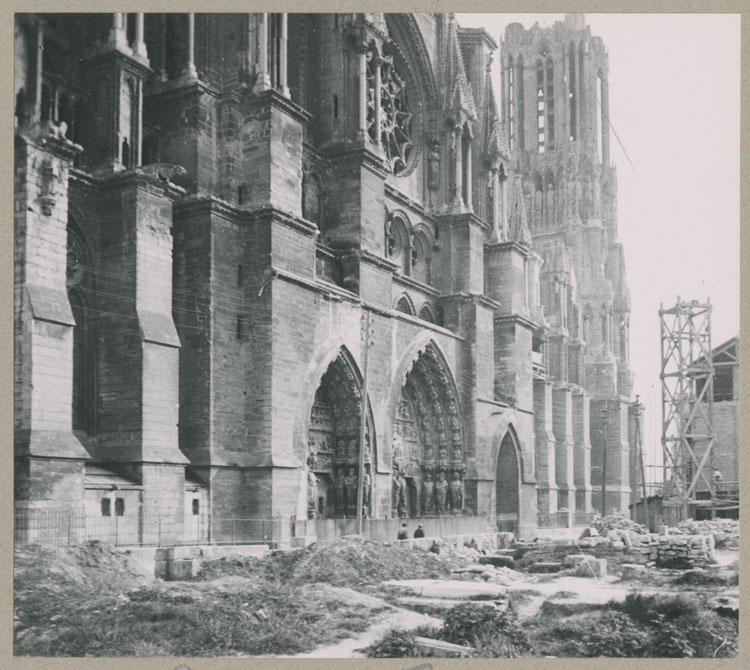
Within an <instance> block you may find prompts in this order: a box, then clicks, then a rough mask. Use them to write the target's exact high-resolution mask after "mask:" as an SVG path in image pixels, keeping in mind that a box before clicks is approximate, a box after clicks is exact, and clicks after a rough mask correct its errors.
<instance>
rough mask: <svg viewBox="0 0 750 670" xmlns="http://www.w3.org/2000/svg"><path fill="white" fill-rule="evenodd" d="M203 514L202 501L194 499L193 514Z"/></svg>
mask: <svg viewBox="0 0 750 670" xmlns="http://www.w3.org/2000/svg"><path fill="white" fill-rule="evenodd" d="M200 513H201V501H200V499H199V498H193V514H194V515H196V516H197V515H198V514H200Z"/></svg>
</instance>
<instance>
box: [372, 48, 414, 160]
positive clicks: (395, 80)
mask: <svg viewBox="0 0 750 670" xmlns="http://www.w3.org/2000/svg"><path fill="white" fill-rule="evenodd" d="M374 58H375V55H374V54H373V53H372V52H370V55H369V57H368V60H367V80H368V86H367V128H368V133H369V135H370V140H371V141H373V142H374V141H375V133H376V130H375V66H374ZM412 119H413V115H412V113H411V111H410V108H409V102H408V98H407V95H406V85H405V81H404V79H403V78H402V77H401V76H400V75H399V73H398V72H397V71H396V68H395V66H394V64H393V58H392V57H390V56H384V57H383V59H382V60H381V63H380V123H381V132H380V143H381V146H382V147H383V152H384V153H385V157H386V161H387V162H388V165H389V167H390V169H391V172H393V174H399V173H401V172H403V171H404V170H405V169H406V168H407V166H408V164H409V159H410V157H411V154H412V149H413V146H414V143H413V142H412V139H411V132H412V131H411V125H412Z"/></svg>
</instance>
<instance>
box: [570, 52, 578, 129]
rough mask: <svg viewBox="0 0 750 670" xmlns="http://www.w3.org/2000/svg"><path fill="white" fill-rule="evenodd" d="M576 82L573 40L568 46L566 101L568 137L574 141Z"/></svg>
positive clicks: (576, 124)
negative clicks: (568, 119) (568, 125)
mask: <svg viewBox="0 0 750 670" xmlns="http://www.w3.org/2000/svg"><path fill="white" fill-rule="evenodd" d="M577 86H578V82H577V78H576V50H575V46H574V45H573V42H571V43H570V46H569V47H568V102H569V105H570V111H569V117H570V130H569V137H568V139H569V140H570V141H571V142H575V140H576V138H577V137H578V119H577V107H578V90H577Z"/></svg>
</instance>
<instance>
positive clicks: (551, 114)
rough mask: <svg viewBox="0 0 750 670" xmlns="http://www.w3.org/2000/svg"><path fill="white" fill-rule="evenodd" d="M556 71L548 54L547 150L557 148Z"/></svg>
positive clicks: (546, 72) (546, 73)
mask: <svg viewBox="0 0 750 670" xmlns="http://www.w3.org/2000/svg"><path fill="white" fill-rule="evenodd" d="M554 75H555V73H554V68H553V65H552V56H547V59H546V63H545V85H546V87H547V91H546V96H545V97H546V108H547V137H546V138H545V139H546V141H545V146H546V150H547V151H552V150H553V149H554V148H555V76H554Z"/></svg>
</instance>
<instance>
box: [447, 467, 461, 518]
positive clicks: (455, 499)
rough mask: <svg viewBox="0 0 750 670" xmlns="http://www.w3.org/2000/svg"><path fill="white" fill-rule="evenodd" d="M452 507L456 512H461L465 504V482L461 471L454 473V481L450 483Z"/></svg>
mask: <svg viewBox="0 0 750 670" xmlns="http://www.w3.org/2000/svg"><path fill="white" fill-rule="evenodd" d="M450 491H451V508H452V509H453V511H454V512H460V511H461V509H462V508H463V506H464V484H463V482H462V481H461V473H460V472H454V473H453V481H452V482H451V483H450Z"/></svg>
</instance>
